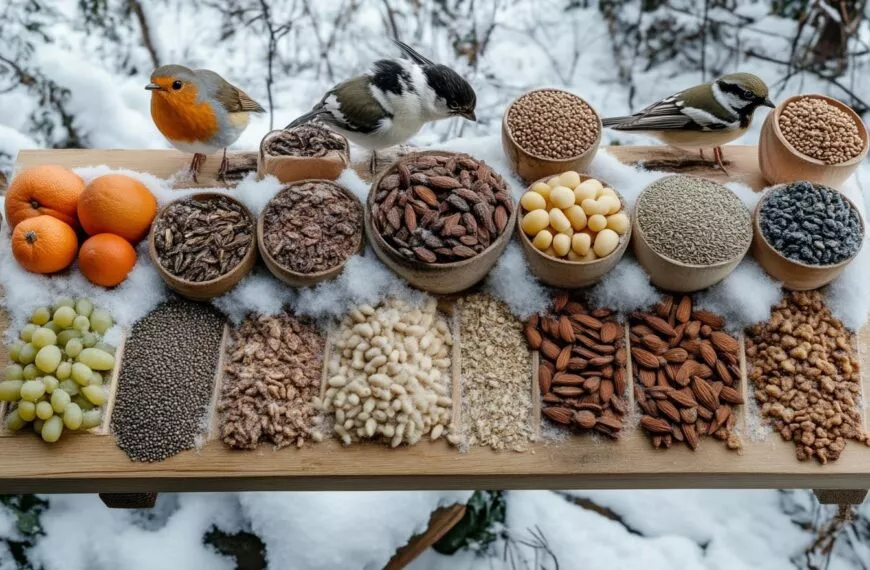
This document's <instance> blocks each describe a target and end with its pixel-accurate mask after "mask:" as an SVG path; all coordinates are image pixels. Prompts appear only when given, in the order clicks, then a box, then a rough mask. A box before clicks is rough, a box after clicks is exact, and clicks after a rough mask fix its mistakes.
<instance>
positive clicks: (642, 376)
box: [637, 368, 656, 388]
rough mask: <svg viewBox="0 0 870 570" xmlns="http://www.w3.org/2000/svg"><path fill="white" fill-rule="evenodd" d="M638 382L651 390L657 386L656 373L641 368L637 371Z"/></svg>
mask: <svg viewBox="0 0 870 570" xmlns="http://www.w3.org/2000/svg"><path fill="white" fill-rule="evenodd" d="M637 380H638V382H640V383H641V385H643V386H645V387H647V388H650V387H652V386H655V383H656V373H655V372H653V371H652V370H649V369H646V368H639V369H638V371H637Z"/></svg>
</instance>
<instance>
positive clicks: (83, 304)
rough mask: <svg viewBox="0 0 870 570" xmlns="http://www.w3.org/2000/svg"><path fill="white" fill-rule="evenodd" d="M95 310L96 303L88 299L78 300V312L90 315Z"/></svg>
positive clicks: (86, 315)
mask: <svg viewBox="0 0 870 570" xmlns="http://www.w3.org/2000/svg"><path fill="white" fill-rule="evenodd" d="M93 311H94V304H93V303H91V302H90V301H88V300H87V299H79V300H77V301H76V312H77V313H78V314H80V315H81V316H83V317H90V316H91V313H92V312H93Z"/></svg>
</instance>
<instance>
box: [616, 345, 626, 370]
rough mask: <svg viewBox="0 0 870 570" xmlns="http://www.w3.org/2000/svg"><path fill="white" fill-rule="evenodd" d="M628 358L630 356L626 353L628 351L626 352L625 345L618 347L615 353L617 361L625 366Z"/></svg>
mask: <svg viewBox="0 0 870 570" xmlns="http://www.w3.org/2000/svg"><path fill="white" fill-rule="evenodd" d="M627 358H628V357H627V355H626V353H625V347H624V346H620V347H619V349H618V350H617V351H616V353H615V354H614V359H615V360H616V363H617V364H618V365H620V366H625V363H626V361H627Z"/></svg>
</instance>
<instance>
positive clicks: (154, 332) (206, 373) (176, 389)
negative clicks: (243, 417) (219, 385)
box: [112, 300, 224, 462]
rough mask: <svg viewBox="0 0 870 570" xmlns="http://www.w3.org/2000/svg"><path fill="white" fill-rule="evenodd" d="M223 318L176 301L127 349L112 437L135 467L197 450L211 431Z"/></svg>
mask: <svg viewBox="0 0 870 570" xmlns="http://www.w3.org/2000/svg"><path fill="white" fill-rule="evenodd" d="M223 329H224V318H223V316H222V315H221V314H220V313H219V312H218V311H216V310H215V309H213V308H211V307H210V306H209V305H202V304H198V303H192V302H190V301H182V300H173V301H168V302H166V303H163V304H162V305H160V306H159V307H157V308H156V309H155V310H154V311H153V312H152V313H151V314H149V315H148V316H146V317H145V318H143V319H142V320H141V321H139V322H138V323H136V325H135V326H134V327H133V330H132V331H131V334H130V338H129V339H128V340H127V344H126V347H125V349H124V361H123V364H122V366H121V374H120V378H119V380H118V395H117V398H116V401H115V410H114V412H113V413H112V431H113V432H114V434H115V437H116V438H117V440H118V446H119V447H120V448H121V449H123V450H124V451H125V452H126V453H127V455H128V456H130V459H133V460H134V461H147V462H153V461H163V460H164V459H166V458H168V457H172V456H173V455H175V454H177V453H179V452H181V451H184V450H186V449H192V448H193V447H194V446H195V445H196V442H197V437H198V436H200V435H201V434H202V433H203V432H204V431H205V429H206V426H205V419H206V418H207V416H208V408H209V405H210V403H211V395H212V390H213V389H214V379H215V373H216V372H217V365H218V356H219V354H220V350H221V346H220V344H221V338H222V336H223Z"/></svg>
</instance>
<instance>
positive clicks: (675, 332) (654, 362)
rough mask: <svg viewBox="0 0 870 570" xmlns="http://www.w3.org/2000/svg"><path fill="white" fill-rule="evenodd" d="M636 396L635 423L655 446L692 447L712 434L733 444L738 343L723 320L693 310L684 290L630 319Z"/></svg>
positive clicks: (738, 397)
mask: <svg viewBox="0 0 870 570" xmlns="http://www.w3.org/2000/svg"><path fill="white" fill-rule="evenodd" d="M630 324H631V328H630V336H629V338H630V340H631V362H632V367H633V371H634V379H635V383H634V397H635V400H636V401H637V404H638V406H640V408H641V410H643V414H644V415H643V416H641V418H640V425H641V427H642V428H643V429H644V430H646V431H647V433H649V435H650V436H651V437H652V444H653V446H654V447H656V448H660V447H665V448H669V447H670V446H671V444H672V443H673V442H674V440H676V441H679V442H685V443H686V445H688V446H689V447H690V448H691V449H692V450H695V449H697V448H698V443H699V441H700V438H701V437H703V436H705V435H712V436H714V437H716V439H720V440H722V441H725V442H726V443H727V446H728V448H729V449H739V448H740V439H739V438H738V437H737V435H735V434H734V433H733V431H732V430H733V429H734V425H735V423H736V422H737V412H736V411H735V410H734V408H735V407H736V406H738V405H740V404H742V403H743V395H742V394H741V392H740V376H741V375H740V343H739V342H738V341H737V339H735V338H734V337H732V336H731V335H729V334H727V333H725V332H723V331H722V328H723V327H724V326H725V320H724V319H722V317H720V316H718V315H716V314H714V313H711V312H709V311H702V310H693V306H692V298H691V297H690V296H688V295H686V296H683V297H681V298H680V299H679V300H675V299H674V298H673V297H670V296H666V297H665V298H664V299H662V301H661V302H660V303H659V304H658V305H656V307H655V311H654V312H651V313H642V312H636V313H632V315H631V320H630Z"/></svg>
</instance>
